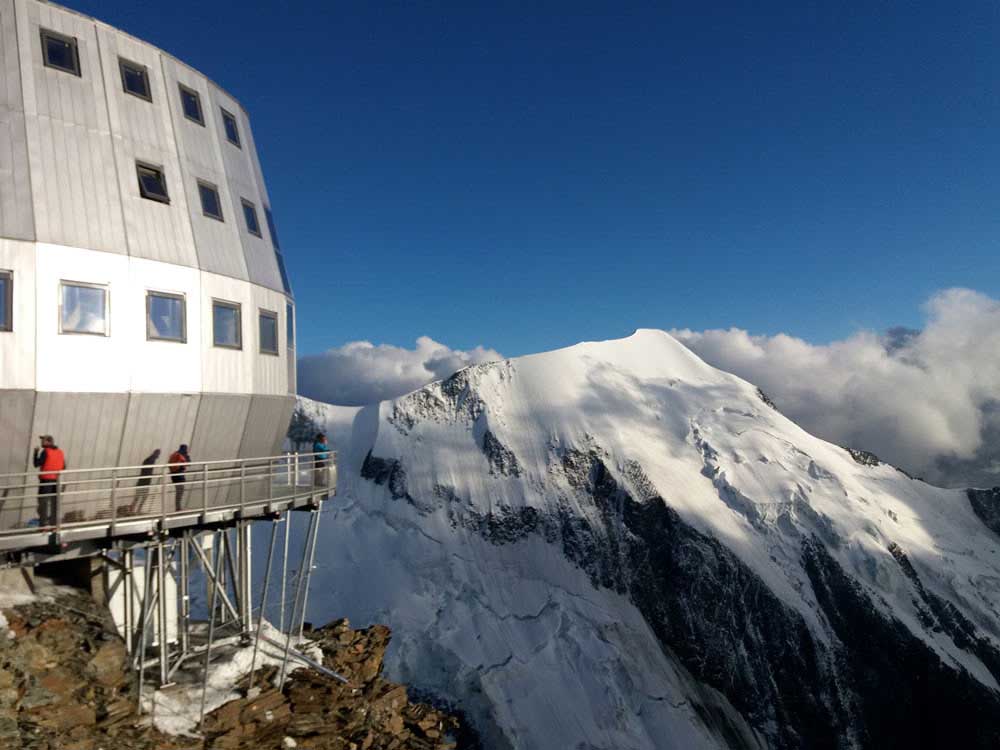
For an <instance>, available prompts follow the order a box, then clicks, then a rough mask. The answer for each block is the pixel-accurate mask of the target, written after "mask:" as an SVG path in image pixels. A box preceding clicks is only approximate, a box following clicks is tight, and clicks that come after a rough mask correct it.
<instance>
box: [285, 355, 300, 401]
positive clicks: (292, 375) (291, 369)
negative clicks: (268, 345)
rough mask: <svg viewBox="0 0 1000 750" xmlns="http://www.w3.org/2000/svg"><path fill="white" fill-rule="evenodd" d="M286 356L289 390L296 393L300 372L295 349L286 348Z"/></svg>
mask: <svg viewBox="0 0 1000 750" xmlns="http://www.w3.org/2000/svg"><path fill="white" fill-rule="evenodd" d="M285 356H286V359H285V366H286V367H287V368H288V392H289V393H291V394H293V395H294V394H296V393H298V383H297V381H296V378H297V377H298V372H297V370H296V366H297V365H298V362H296V361H295V350H294V349H286V350H285Z"/></svg>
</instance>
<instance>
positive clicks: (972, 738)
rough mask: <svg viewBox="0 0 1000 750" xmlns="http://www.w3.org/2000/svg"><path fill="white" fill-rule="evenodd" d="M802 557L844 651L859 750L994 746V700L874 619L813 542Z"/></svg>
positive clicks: (999, 738)
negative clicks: (871, 749)
mask: <svg viewBox="0 0 1000 750" xmlns="http://www.w3.org/2000/svg"><path fill="white" fill-rule="evenodd" d="M802 554H803V561H804V563H805V566H806V572H807V573H808V575H809V579H810V581H811V583H812V586H813V590H814V591H815V592H816V596H817V599H818V601H819V603H820V606H821V607H822V610H823V614H824V615H825V616H826V618H827V621H828V622H829V623H830V625H831V626H832V627H833V629H834V631H835V632H836V634H837V637H838V639H839V640H840V643H841V644H842V645H841V647H840V648H839V649H838V653H837V655H836V658H837V670H838V672H839V676H840V679H841V680H842V681H843V682H844V684H845V686H847V687H848V688H849V689H850V691H851V692H852V693H853V694H854V696H855V700H854V706H855V707H856V711H857V716H856V720H855V722H854V724H855V727H856V732H857V736H858V739H859V741H860V744H861V745H862V746H863V747H871V748H882V747H906V748H943V747H961V748H983V749H984V750H985V748H996V747H1000V696H998V695H997V694H996V693H994V692H992V691H990V690H989V689H988V688H986V687H984V686H983V685H982V683H980V682H978V681H977V680H976V679H975V678H973V677H972V676H971V675H970V674H968V673H967V672H965V671H964V670H960V669H956V668H955V667H953V666H949V665H946V664H944V663H943V662H942V661H941V659H940V657H938V655H937V654H936V653H934V652H933V651H932V650H931V649H930V648H929V647H928V646H926V645H925V644H924V643H923V642H922V641H920V640H918V639H917V638H915V637H914V636H913V635H912V634H911V633H910V632H909V630H907V628H906V626H905V625H903V624H902V623H900V622H899V621H897V620H895V619H891V618H887V617H886V616H885V615H884V614H882V613H881V612H879V611H878V610H877V609H876V608H875V606H874V604H873V603H872V601H871V599H870V598H869V596H868V595H867V594H866V593H865V592H864V591H863V590H862V588H861V587H860V586H859V585H858V584H857V583H856V582H855V581H854V580H852V579H851V578H850V577H849V576H847V574H846V573H844V571H843V570H842V569H841V567H840V566H839V565H838V564H837V562H836V561H835V560H834V559H833V558H832V557H831V556H830V554H829V552H827V550H826V548H825V547H824V546H823V545H822V544H821V543H819V542H818V540H816V539H812V540H808V541H807V542H806V543H805V544H804V545H803V551H802ZM897 559H898V558H897ZM901 564H902V563H901Z"/></svg>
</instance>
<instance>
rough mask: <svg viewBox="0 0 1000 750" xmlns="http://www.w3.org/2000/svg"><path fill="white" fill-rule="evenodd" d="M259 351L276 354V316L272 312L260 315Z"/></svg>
mask: <svg viewBox="0 0 1000 750" xmlns="http://www.w3.org/2000/svg"><path fill="white" fill-rule="evenodd" d="M260 350H261V352H263V353H265V354H277V353H278V316H277V314H275V313H272V312H263V311H262V312H261V314H260Z"/></svg>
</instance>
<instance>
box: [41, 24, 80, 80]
mask: <svg viewBox="0 0 1000 750" xmlns="http://www.w3.org/2000/svg"><path fill="white" fill-rule="evenodd" d="M38 31H39V36H40V38H41V40H42V64H43V65H44V66H45V67H46V68H51V69H52V70H58V71H60V72H62V73H69V74H70V75H74V76H76V77H77V78H83V68H82V67H81V66H80V42H79V40H78V39H77V38H76V37H75V36H69V35H68V34H62V33H60V32H58V31H53V30H52V29H46V28H45V27H43V26H39V27H38ZM49 39H52V40H54V41H57V42H65V43H66V44H68V45H69V47H70V49H71V50H72V51H73V63H74V67H73V68H64V67H63V66H62V65H57V64H55V63H53V62H52V61H51V60H49V45H48V40H49Z"/></svg>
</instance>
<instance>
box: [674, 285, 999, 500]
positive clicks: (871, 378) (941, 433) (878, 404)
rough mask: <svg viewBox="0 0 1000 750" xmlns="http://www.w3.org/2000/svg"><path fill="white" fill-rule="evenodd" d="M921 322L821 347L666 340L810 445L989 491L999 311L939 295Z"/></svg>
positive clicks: (764, 340)
mask: <svg viewBox="0 0 1000 750" xmlns="http://www.w3.org/2000/svg"><path fill="white" fill-rule="evenodd" d="M925 311H926V314H927V322H926V325H925V326H924V328H923V329H922V330H920V331H912V330H908V329H893V330H891V331H890V332H889V333H887V334H886V335H883V336H880V335H877V334H875V333H871V332H860V333H857V334H855V335H853V336H851V337H850V338H847V339H845V340H843V341H837V342H834V343H832V344H829V345H824V346H816V345H813V344H810V343H808V342H806V341H803V340H801V339H797V338H794V337H792V336H787V335H784V334H778V335H777V336H751V335H750V334H749V333H747V332H746V331H744V330H741V329H738V328H731V329H729V330H710V331H703V332H694V331H689V330H681V331H672V333H673V335H674V336H676V337H677V338H678V339H680V340H681V341H682V342H684V343H685V344H686V345H687V346H688V347H689V348H691V349H692V350H693V351H694V352H696V353H697V354H698V355H699V356H701V357H702V358H703V359H705V360H706V361H707V362H709V363H710V364H712V365H715V366H716V367H719V368H720V369H723V370H728V371H729V372H732V373H735V374H736V375H739V376H740V377H742V378H745V379H746V380H749V381H751V382H752V383H755V384H757V385H758V386H760V387H761V388H762V389H763V390H764V391H765V392H766V393H767V394H768V395H769V396H770V397H771V398H772V399H773V400H774V401H775V402H776V404H777V405H778V407H779V408H780V409H781V410H782V411H783V412H784V413H785V414H786V415H787V416H789V417H790V418H791V419H793V420H795V421H796V422H798V423H799V424H800V425H802V426H803V427H804V428H805V429H807V430H809V431H810V432H813V433H814V434H816V435H819V436H821V437H824V438H826V439H828V440H832V441H834V442H837V443H841V444H844V445H850V446H853V447H857V448H863V449H866V450H870V451H873V452H874V453H877V454H878V455H879V456H880V457H881V458H883V459H885V460H886V461H889V462H891V463H894V464H896V465H898V466H900V467H902V468H905V469H907V470H908V471H910V472H912V473H916V474H918V475H921V476H924V477H926V478H927V479H928V480H931V481H936V482H940V483H945V484H951V485H973V484H989V483H991V482H992V483H993V484H998V483H1000V473H997V472H996V468H997V466H998V462H1000V301H998V300H995V299H992V298H990V297H988V296H986V295H983V294H980V293H978V292H974V291H971V290H968V289H949V290H946V291H943V292H941V293H939V294H936V295H935V296H934V297H932V298H931V299H930V300H929V301H928V302H927V304H926V305H925Z"/></svg>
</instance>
